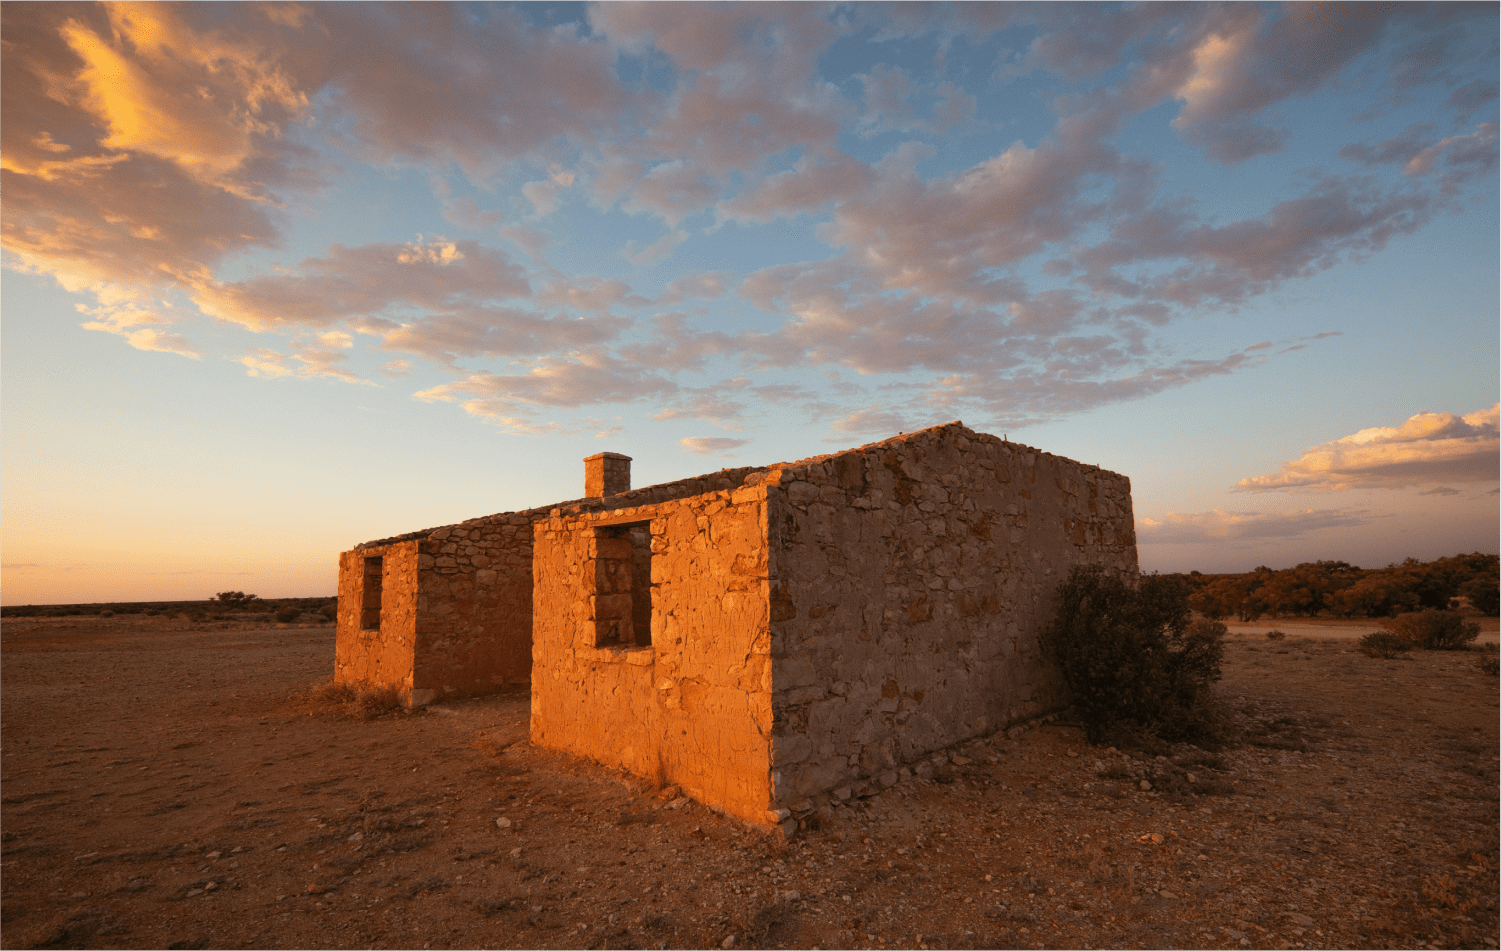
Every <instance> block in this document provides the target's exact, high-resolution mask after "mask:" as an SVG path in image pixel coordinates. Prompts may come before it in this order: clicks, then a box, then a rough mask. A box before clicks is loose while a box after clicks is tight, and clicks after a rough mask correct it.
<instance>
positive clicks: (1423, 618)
mask: <svg viewBox="0 0 1501 951" xmlns="http://www.w3.org/2000/svg"><path fill="white" fill-rule="evenodd" d="M1381 627H1382V628H1383V629H1385V630H1386V631H1388V632H1390V633H1392V634H1394V635H1396V636H1397V637H1400V638H1401V639H1402V640H1404V641H1406V642H1407V643H1408V644H1410V645H1412V646H1413V647H1416V648H1418V649H1419V650H1427V651H1457V650H1464V649H1465V648H1466V647H1468V646H1469V643H1470V642H1471V641H1473V640H1474V639H1475V638H1477V637H1479V636H1480V625H1479V624H1476V623H1475V622H1474V621H1466V620H1465V619H1464V616H1463V615H1461V614H1460V613H1459V612H1458V611H1412V612H1409V613H1406V614H1399V615H1397V616H1396V617H1394V618H1391V619H1390V620H1386V621H1382V622H1381Z"/></svg>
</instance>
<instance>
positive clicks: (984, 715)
mask: <svg viewBox="0 0 1501 951" xmlns="http://www.w3.org/2000/svg"><path fill="white" fill-rule="evenodd" d="M759 479H760V481H761V482H763V483H764V484H765V485H766V486H767V489H768V496H767V512H768V525H769V531H770V535H769V548H770V572H769V577H770V578H771V579H772V591H771V636H772V652H773V653H772V657H773V682H774V684H775V686H774V694H773V698H772V704H773V711H774V722H775V736H774V741H773V749H774V752H773V775H774V777H775V780H776V795H775V797H774V798H775V804H776V805H778V806H782V807H788V808H793V809H794V810H797V809H798V808H799V807H802V808H811V805H810V803H809V802H807V801H804V800H807V799H808V797H810V796H815V795H816V794H821V793H824V792H826V791H828V790H832V789H838V788H840V787H841V786H844V785H848V784H850V783H851V782H854V781H858V780H861V779H863V778H868V777H877V778H880V777H882V776H884V777H885V778H887V779H889V780H891V781H893V782H894V781H895V780H896V777H897V775H898V774H897V772H896V770H898V769H899V768H901V767H902V765H903V764H907V763H913V762H915V761H916V760H917V759H918V758H920V757H921V756H922V755H923V754H924V753H926V752H929V751H932V750H936V749H940V748H942V747H945V746H948V745H950V744H952V743H955V742H958V741H961V740H964V739H966V738H969V737H972V736H976V735H979V734H982V733H985V732H987V731H991V730H994V729H997V728H999V727H1001V726H1003V725H1005V724H1007V723H1009V722H1011V721H1014V720H1018V719H1021V718H1025V717H1030V716H1033V715H1035V714H1036V713H1038V712H1039V711H1042V710H1046V709H1049V708H1054V707H1057V706H1060V705H1061V704H1062V703H1063V702H1064V699H1065V698H1064V694H1063V686H1062V683H1061V681H1060V679H1059V678H1058V676H1057V674H1056V672H1055V671H1053V670H1052V669H1051V668H1049V667H1048V666H1047V665H1046V664H1044V663H1043V662H1042V659H1041V657H1040V656H1039V650H1038V644H1037V632H1038V630H1039V629H1040V626H1041V625H1042V624H1043V623H1044V621H1045V618H1046V616H1047V613H1048V611H1049V610H1050V600H1051V596H1052V593H1053V591H1054V590H1055V589H1056V587H1057V585H1058V583H1059V582H1060V581H1062V580H1063V578H1064V577H1066V576H1067V574H1068V571H1069V569H1070V568H1071V567H1072V566H1073V565H1076V564H1085V563H1088V564H1101V565H1104V566H1106V567H1108V568H1110V569H1114V570H1117V571H1120V572H1123V573H1127V574H1130V575H1134V574H1135V573H1136V571H1137V562H1136V546H1135V536H1134V528H1133V521H1132V514H1131V494H1130V482H1129V480H1127V479H1126V478H1124V477H1123V476H1120V475H1117V474H1115V473H1111V472H1107V471H1104V470H1102V469H1098V468H1096V467H1093V466H1087V465H1083V464H1081V463H1077V462H1073V461H1071V460H1067V459H1062V458H1059V457H1057V456H1052V455H1049V454H1047V453H1044V452H1039V451H1038V450H1035V449H1030V448H1028V447H1025V446H1020V445H1016V444H1013V443H1007V442H1003V441H1002V440H1000V439H997V438H996V437H994V436H989V435H985V434H980V433H975V432H973V431H971V430H969V429H966V428H964V427H963V426H962V425H959V424H954V423H951V424H949V425H947V426H942V427H937V428H935V429H930V430H924V431H922V432H919V433H913V434H910V435H907V436H904V437H900V438H898V439H893V440H887V441H886V442H884V443H877V444H874V445H872V446H867V447H862V449H860V450H854V451H851V452H849V453H841V454H837V455H834V456H827V457H820V458H818V459H812V460H804V461H802V462H800V463H794V464H790V465H788V466H785V467H780V468H778V467H773V468H772V469H771V470H770V471H768V472H767V473H766V474H765V475H764V476H761V477H759ZM846 795H847V793H846Z"/></svg>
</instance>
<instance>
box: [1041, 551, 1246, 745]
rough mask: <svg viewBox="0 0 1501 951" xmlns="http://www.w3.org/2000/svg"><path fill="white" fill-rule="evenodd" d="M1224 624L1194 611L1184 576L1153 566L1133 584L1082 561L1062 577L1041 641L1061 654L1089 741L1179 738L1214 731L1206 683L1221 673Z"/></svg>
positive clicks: (1057, 659) (1051, 654)
mask: <svg viewBox="0 0 1501 951" xmlns="http://www.w3.org/2000/svg"><path fill="white" fill-rule="evenodd" d="M1225 631H1226V628H1225V625H1223V624H1221V623H1219V622H1218V621H1210V620H1207V619H1203V618H1200V619H1198V620H1191V614H1190V610H1189V605H1188V589H1187V587H1186V586H1185V585H1183V584H1182V582H1180V581H1178V580H1176V579H1172V578H1163V577H1160V576H1158V575H1151V576H1148V577H1145V578H1142V579H1141V582H1140V584H1139V585H1138V586H1136V587H1134V588H1133V587H1131V586H1129V585H1127V584H1126V583H1125V582H1124V581H1122V580H1121V579H1120V578H1118V577H1115V576H1114V575H1107V574H1105V573H1104V572H1103V571H1102V570H1101V569H1099V568H1097V567H1076V568H1074V570H1073V571H1072V572H1070V574H1069V576H1068V580H1067V581H1065V582H1064V583H1063V584H1062V585H1060V586H1059V587H1058V591H1057V593H1056V595H1055V597H1054V613H1053V617H1052V620H1051V621H1050V623H1049V624H1048V625H1047V626H1046V627H1045V628H1044V629H1043V631H1042V636H1041V643H1042V649H1043V651H1044V653H1045V654H1046V656H1047V657H1048V659H1049V660H1051V661H1052V662H1053V663H1055V664H1057V665H1058V667H1059V669H1060V670H1061V672H1062V674H1063V679H1064V682H1065V683H1067V684H1068V688H1069V691H1070V693H1071V694H1072V696H1073V701H1074V703H1075V705H1076V706H1077V707H1078V709H1079V712H1080V716H1081V717H1082V719H1083V720H1084V729H1085V734H1086V736H1087V737H1088V739H1089V742H1091V743H1094V744H1099V743H1100V742H1102V741H1103V740H1104V739H1105V738H1106V737H1107V736H1108V735H1110V734H1111V733H1112V732H1117V731H1124V732H1127V733H1130V732H1134V731H1135V730H1145V731H1147V732H1149V733H1153V734H1156V735H1157V736H1160V737H1163V738H1166V739H1172V740H1184V741H1187V740H1193V739H1195V738H1199V737H1202V736H1204V735H1206V734H1208V733H1212V732H1214V728H1215V722H1214V721H1215V719H1216V713H1217V711H1216V710H1215V709H1214V705H1213V703H1212V702H1211V699H1210V697H1209V690H1208V688H1209V685H1210V684H1211V683H1213V682H1214V681H1216V680H1218V679H1219V677H1220V658H1221V656H1222V655H1223V653H1224V644H1223V638H1224V636H1225Z"/></svg>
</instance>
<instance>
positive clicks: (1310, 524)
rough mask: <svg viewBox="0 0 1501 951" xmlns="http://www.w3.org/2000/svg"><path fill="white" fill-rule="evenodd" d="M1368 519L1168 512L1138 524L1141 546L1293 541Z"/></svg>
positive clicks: (1317, 512)
mask: <svg viewBox="0 0 1501 951" xmlns="http://www.w3.org/2000/svg"><path fill="white" fill-rule="evenodd" d="M1370 520H1371V515H1370V513H1369V512H1366V511H1363V510H1362V511H1352V510H1350V509H1293V510H1291V511H1287V512H1227V511H1224V510H1223V509H1214V510H1212V511H1208V512H1192V513H1179V512H1169V513H1167V514H1166V515H1164V516H1163V517H1162V518H1160V519H1151V518H1143V519H1140V520H1139V521H1138V522H1137V525H1136V535H1137V538H1138V539H1139V540H1140V541H1141V542H1142V543H1143V544H1153V543H1155V544H1182V543H1192V542H1225V541H1245V540H1252V539H1267V538H1293V537H1295V536H1298V535H1302V534H1304V533H1305V532H1314V531H1319V530H1321V529H1326V528H1348V527H1351V526H1356V525H1364V524H1366V523H1367V522H1369V521H1370Z"/></svg>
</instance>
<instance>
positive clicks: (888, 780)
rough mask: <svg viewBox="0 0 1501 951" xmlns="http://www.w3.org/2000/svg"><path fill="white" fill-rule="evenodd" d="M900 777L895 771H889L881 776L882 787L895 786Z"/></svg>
mask: <svg viewBox="0 0 1501 951" xmlns="http://www.w3.org/2000/svg"><path fill="white" fill-rule="evenodd" d="M899 778H900V777H899V776H897V774H896V773H895V772H894V771H893V770H889V769H888V770H887V771H886V772H884V773H882V774H881V776H880V780H881V785H882V786H895V785H896V781H897V780H898V779H899Z"/></svg>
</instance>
